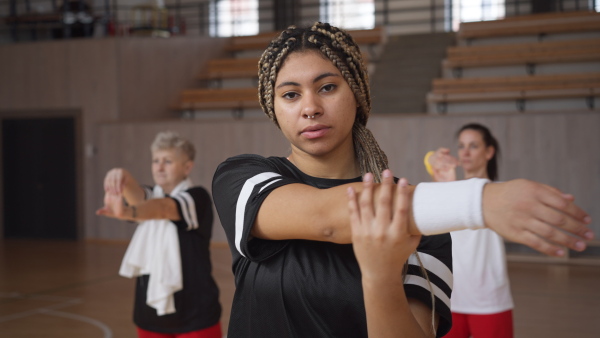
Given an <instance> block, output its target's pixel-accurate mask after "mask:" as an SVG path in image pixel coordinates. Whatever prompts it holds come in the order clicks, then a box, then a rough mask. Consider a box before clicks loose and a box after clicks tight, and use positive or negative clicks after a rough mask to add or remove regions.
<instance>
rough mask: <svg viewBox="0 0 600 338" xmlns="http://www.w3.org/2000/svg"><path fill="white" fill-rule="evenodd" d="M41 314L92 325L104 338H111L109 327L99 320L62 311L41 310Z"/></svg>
mask: <svg viewBox="0 0 600 338" xmlns="http://www.w3.org/2000/svg"><path fill="white" fill-rule="evenodd" d="M39 312H41V313H43V314H47V315H51V316H57V317H64V318H68V319H74V320H79V321H82V322H85V323H88V324H91V325H94V326H96V327H98V328H99V329H100V330H102V332H104V338H112V336H113V334H112V331H111V329H110V327H108V326H107V325H106V324H104V323H102V322H101V321H99V320H96V319H93V318H90V317H86V316H82V315H76V314H73V313H68V312H62V311H54V310H47V311H46V310H41V309H40V311H39Z"/></svg>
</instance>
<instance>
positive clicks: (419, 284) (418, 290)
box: [404, 234, 453, 337]
mask: <svg viewBox="0 0 600 338" xmlns="http://www.w3.org/2000/svg"><path fill="white" fill-rule="evenodd" d="M422 267H423V268H424V269H425V271H426V272H427V276H425V275H424V274H423V268H422ZM452 280H453V279H452V239H451V237H450V235H449V234H442V235H434V236H422V237H421V243H419V247H418V248H417V255H415V254H414V253H413V254H412V255H411V256H410V257H409V259H408V271H407V273H406V279H405V280H404V289H405V292H406V296H407V297H409V298H415V299H419V300H420V301H422V302H423V303H425V304H426V305H427V306H429V307H432V302H431V300H432V297H431V294H432V293H433V295H434V296H435V297H434V298H435V312H436V313H437V314H438V315H439V316H440V322H439V326H438V330H437V337H442V336H444V335H445V334H446V333H448V331H449V330H450V328H451V327H452V314H451V312H450V295H451V293H452Z"/></svg>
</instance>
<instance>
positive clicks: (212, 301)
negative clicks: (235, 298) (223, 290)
mask: <svg viewBox="0 0 600 338" xmlns="http://www.w3.org/2000/svg"><path fill="white" fill-rule="evenodd" d="M146 196H147V197H148V196H152V190H151V189H149V188H148V187H146ZM169 197H171V198H172V199H173V200H174V201H175V202H176V204H177V210H178V212H179V216H180V218H181V220H180V221H176V222H173V224H175V225H176V226H177V235H178V237H179V249H180V252H181V272H182V278H183V290H181V291H178V292H176V293H175V294H174V295H173V297H174V300H175V309H176V312H175V313H172V314H168V315H163V316H158V315H157V314H156V309H154V308H152V307H150V306H148V305H147V304H146V292H147V291H146V290H147V286H148V275H143V276H140V277H138V278H137V282H136V292H135V304H134V311H133V321H134V323H135V324H136V325H137V326H138V327H140V328H142V329H144V330H147V331H152V332H160V333H184V332H190V331H196V330H201V329H204V328H208V327H210V326H213V325H215V324H217V323H218V322H219V320H220V318H221V305H220V303H219V289H218V287H217V284H216V283H215V281H214V279H213V278H212V275H211V270H212V267H211V262H210V251H209V244H210V237H211V235H212V224H213V212H212V201H211V199H210V195H209V193H208V192H207V191H206V190H205V189H204V188H202V187H193V188H190V189H188V190H186V191H183V192H181V193H178V194H176V195H173V196H169Z"/></svg>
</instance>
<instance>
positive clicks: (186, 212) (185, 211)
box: [171, 193, 192, 230]
mask: <svg viewBox="0 0 600 338" xmlns="http://www.w3.org/2000/svg"><path fill="white" fill-rule="evenodd" d="M171 197H172V198H174V199H176V200H177V202H179V206H180V207H181V215H182V216H183V220H184V221H185V223H186V224H187V225H188V228H187V230H190V226H191V225H192V217H191V216H190V206H189V205H188V201H187V199H186V198H185V196H183V193H182V194H177V195H175V196H171Z"/></svg>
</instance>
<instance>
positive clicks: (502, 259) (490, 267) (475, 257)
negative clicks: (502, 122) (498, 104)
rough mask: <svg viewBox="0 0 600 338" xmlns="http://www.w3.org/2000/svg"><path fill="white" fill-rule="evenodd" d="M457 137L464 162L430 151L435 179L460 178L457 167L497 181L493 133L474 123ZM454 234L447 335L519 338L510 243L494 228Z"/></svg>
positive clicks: (466, 174) (454, 337)
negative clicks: (509, 263) (508, 256)
mask: <svg viewBox="0 0 600 338" xmlns="http://www.w3.org/2000/svg"><path fill="white" fill-rule="evenodd" d="M457 138H458V160H457V159H456V158H454V157H452V155H450V152H449V150H448V149H446V148H440V149H438V150H437V151H435V152H430V153H428V154H429V156H428V162H429V164H430V166H429V167H430V169H429V173H430V174H432V177H433V178H434V180H435V181H438V182H443V181H454V180H456V166H461V167H462V169H463V172H464V178H465V179H470V178H473V177H478V178H486V179H490V180H492V181H496V180H497V179H498V159H499V157H500V145H499V144H498V141H497V140H496V138H495V137H494V136H493V135H492V133H491V132H490V130H489V129H488V128H487V127H485V126H483V125H481V124H478V123H470V124H466V125H464V126H462V127H461V128H460V129H459V130H458V132H457ZM451 235H452V260H453V262H452V263H453V266H454V270H453V273H454V289H453V291H452V305H451V309H452V323H453V325H452V330H450V332H449V333H448V334H447V335H446V336H445V337H448V338H469V337H473V338H496V337H497V338H510V337H513V335H514V332H513V315H512V309H513V299H512V295H511V292H510V281H509V279H508V271H507V267H506V254H505V250H504V241H503V240H502V238H501V237H500V236H498V234H496V233H495V232H493V231H491V230H490V229H478V230H462V231H455V232H452V234H451Z"/></svg>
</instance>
